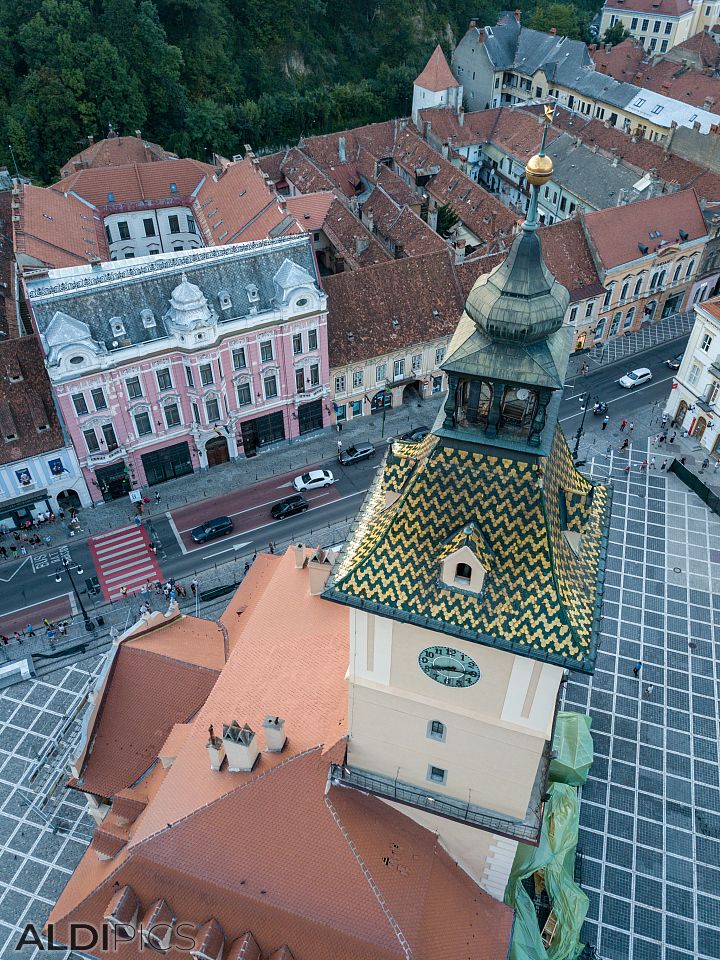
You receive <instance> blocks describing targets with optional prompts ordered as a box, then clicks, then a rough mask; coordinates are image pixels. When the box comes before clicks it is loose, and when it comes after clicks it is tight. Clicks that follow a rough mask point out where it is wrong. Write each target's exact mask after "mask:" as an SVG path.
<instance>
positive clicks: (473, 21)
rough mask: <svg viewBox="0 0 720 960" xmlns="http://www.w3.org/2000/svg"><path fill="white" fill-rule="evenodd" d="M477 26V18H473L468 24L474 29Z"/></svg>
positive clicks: (469, 27)
mask: <svg viewBox="0 0 720 960" xmlns="http://www.w3.org/2000/svg"><path fill="white" fill-rule="evenodd" d="M476 26H477V20H471V21H470V25H469V26H468V30H474V29H475V27H476Z"/></svg>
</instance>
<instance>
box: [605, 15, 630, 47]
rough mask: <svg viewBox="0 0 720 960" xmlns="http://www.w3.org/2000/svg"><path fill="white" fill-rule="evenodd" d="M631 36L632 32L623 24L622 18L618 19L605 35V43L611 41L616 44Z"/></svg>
mask: <svg viewBox="0 0 720 960" xmlns="http://www.w3.org/2000/svg"><path fill="white" fill-rule="evenodd" d="M629 36H630V32H629V31H628V30H626V29H625V27H624V26H623V22H622V20H618V22H617V23H616V24H614V25H613V26H612V27H608V28H607V30H606V31H605V35H604V36H603V43H611V44H612V45H613V46H615V45H616V44H618V43H622V42H623V40H626V39H627V38H628V37H629Z"/></svg>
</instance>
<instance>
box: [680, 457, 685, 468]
mask: <svg viewBox="0 0 720 960" xmlns="http://www.w3.org/2000/svg"><path fill="white" fill-rule="evenodd" d="M686 459H687V458H686V457H680V463H681V464H682V465H683V466H685V460H686Z"/></svg>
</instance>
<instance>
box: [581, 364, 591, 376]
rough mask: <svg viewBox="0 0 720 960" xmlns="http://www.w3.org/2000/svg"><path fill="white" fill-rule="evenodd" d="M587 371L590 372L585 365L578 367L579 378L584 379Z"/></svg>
mask: <svg viewBox="0 0 720 960" xmlns="http://www.w3.org/2000/svg"><path fill="white" fill-rule="evenodd" d="M589 371H590V367H589V366H588V365H587V364H586V363H584V364H583V365H582V366H581V367H580V376H582V377H586V376H587V375H588V373H589Z"/></svg>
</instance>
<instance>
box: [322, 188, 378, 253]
mask: <svg viewBox="0 0 720 960" xmlns="http://www.w3.org/2000/svg"><path fill="white" fill-rule="evenodd" d="M323 230H324V232H325V234H326V236H327V238H328V240H330V242H331V243H332V245H333V247H334V248H335V250H336V252H337V253H338V254H339V255H340V256H341V257H342V258H343V259H344V260H345V262H346V263H347V265H348V266H349V267H351V268H355V267H369V266H372V264H374V263H382V262H383V261H384V260H389V259H391V257H390V254H389V253H388V252H387V250H386V249H385V247H383V245H382V244H381V243H380V241H379V240H376V239H375V237H374V236H373V235H372V234H371V233H370V232H369V231H368V229H367V228H366V227H365V226H364V225H363V224H362V223H361V222H360V221H359V220H358V218H357V217H356V216H355V214H353V213H352V211H350V210H348V208H347V207H346V206H345V205H344V204H342V203H340V201H339V200H337V199H333V201H332V203H331V204H330V207H329V209H328V212H327V216H326V217H325V222H324V223H323Z"/></svg>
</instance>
